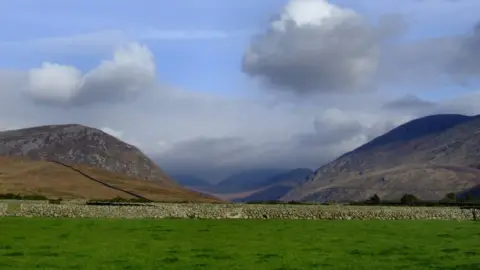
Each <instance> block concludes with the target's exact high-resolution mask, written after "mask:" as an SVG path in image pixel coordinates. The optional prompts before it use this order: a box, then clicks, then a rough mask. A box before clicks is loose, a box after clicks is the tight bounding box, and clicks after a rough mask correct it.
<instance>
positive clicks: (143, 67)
mask: <svg viewBox="0 0 480 270" xmlns="http://www.w3.org/2000/svg"><path fill="white" fill-rule="evenodd" d="M155 76H156V74H155V62H154V60H153V55H152V53H151V52H150V50H149V49H148V48H147V47H145V46H142V45H140V44H137V43H132V44H129V45H126V46H122V47H119V48H117V49H116V50H115V52H114V54H113V58H112V59H110V60H104V61H102V62H101V63H100V65H99V66H97V67H96V68H94V69H92V70H90V71H89V72H87V73H85V74H82V73H81V71H80V70H78V69H77V68H75V67H73V66H67V65H60V64H55V63H49V62H45V63H43V64H42V66H41V67H40V68H34V69H32V70H30V72H29V76H28V81H29V87H28V89H27V93H28V94H30V95H31V97H32V98H33V99H34V100H36V101H39V102H45V103H48V104H53V105H61V106H75V105H86V104H91V103H96V102H109V101H128V100H132V99H135V98H136V97H137V96H138V95H139V94H140V93H141V92H143V91H147V90H148V89H149V88H151V87H152V86H153V85H154V84H155Z"/></svg>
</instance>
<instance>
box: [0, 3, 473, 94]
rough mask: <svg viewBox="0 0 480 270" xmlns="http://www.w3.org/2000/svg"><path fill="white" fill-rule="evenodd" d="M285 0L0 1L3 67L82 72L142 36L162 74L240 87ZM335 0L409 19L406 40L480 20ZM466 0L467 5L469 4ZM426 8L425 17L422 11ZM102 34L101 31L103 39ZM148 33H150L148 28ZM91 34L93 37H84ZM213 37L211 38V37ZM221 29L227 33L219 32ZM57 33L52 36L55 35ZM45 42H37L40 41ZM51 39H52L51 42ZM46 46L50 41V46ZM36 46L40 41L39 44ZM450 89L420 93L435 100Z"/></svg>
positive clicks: (434, 8)
mask: <svg viewBox="0 0 480 270" xmlns="http://www.w3.org/2000/svg"><path fill="white" fill-rule="evenodd" d="M286 2H287V1H285V0H264V1H252V0H247V1H236V2H235V3H234V2H231V1H220V0H204V1H194V0H189V1H187V0H183V1H151V0H142V1H127V0H121V1H115V3H114V2H113V1H105V0H103V1H90V0H87V1H78V0H71V1H60V0H44V1H34V0H16V1H12V0H7V1H2V3H0V33H2V35H1V36H0V37H1V40H0V44H2V43H3V46H2V47H0V48H2V50H1V51H0V57H1V59H2V61H1V62H0V67H2V68H15V69H16V68H18V69H25V68H29V67H31V66H35V65H39V64H40V63H41V62H42V61H45V60H48V61H52V62H59V63H65V64H71V65H75V66H77V67H79V68H80V69H81V70H88V69H90V68H91V67H93V66H95V65H97V63H98V59H99V58H101V57H102V56H104V55H106V54H108V53H110V51H111V49H112V47H113V46H115V45H117V43H118V42H121V41H124V40H125V41H129V40H132V41H141V42H143V43H144V44H147V45H148V46H149V48H150V49H151V50H152V52H153V53H154V54H155V56H156V61H157V68H158V74H159V76H160V77H161V78H162V79H164V80H166V81H169V82H171V83H173V84H175V85H177V86H180V87H183V88H186V89H188V90H191V91H209V92H215V93H221V92H224V93H231V94H234V93H236V92H237V93H238V92H239V91H245V90H244V89H245V88H255V87H257V85H255V84H252V83H251V82H250V81H249V80H247V79H246V78H245V76H244V74H242V72H241V71H240V68H239V66H240V62H241V58H242V54H243V52H244V50H245V48H246V47H247V45H248V43H249V41H250V39H251V38H252V35H253V34H255V33H258V32H261V31H263V30H264V29H265V27H266V26H267V25H268V22H269V20H270V19H271V17H272V16H273V15H274V14H276V13H278V12H279V11H280V10H281V8H282V6H284V5H285V3H286ZM402 2H404V4H400V5H399V4H398V1H392V0H388V1H381V2H378V1H352V0H337V1H331V3H333V4H338V5H340V6H344V7H349V8H353V9H355V10H356V11H357V12H359V13H361V14H363V15H365V17H366V18H367V19H369V20H372V21H375V20H377V19H378V17H379V16H381V15H382V14H388V13H392V12H400V13H401V14H402V15H403V16H404V17H405V20H407V23H410V24H412V25H413V24H414V25H415V27H411V28H410V29H409V31H408V32H407V33H406V34H405V36H403V37H402V38H403V39H404V40H407V41H408V40H418V39H422V38H429V37H439V36H445V35H447V36H450V35H457V34H464V33H465V32H466V31H469V30H470V28H471V25H473V24H474V23H475V21H476V20H477V18H478V12H477V11H475V10H474V9H473V8H470V9H469V7H476V6H478V5H476V4H472V3H473V1H464V2H466V4H457V7H458V9H459V10H461V12H462V16H460V17H456V18H455V20H448V19H446V17H447V16H449V14H453V12H455V9H452V7H455V5H453V4H449V3H446V4H445V3H440V2H447V1H437V2H436V3H437V4H428V3H427V4H425V5H424V6H421V5H420V6H417V7H415V6H413V5H412V2H413V1H402ZM426 2H433V1H426ZM468 3H470V4H468ZM426 8H429V11H430V13H431V16H430V15H426V14H425V13H424V10H423V9H426ZM153 31H156V32H157V35H161V34H162V33H163V34H165V35H166V33H165V32H168V31H170V34H172V33H175V32H179V33H180V32H183V33H184V34H185V35H189V34H192V33H193V32H196V31H203V32H204V33H203V34H200V35H203V37H197V38H194V37H193V38H191V39H190V38H185V39H180V38H178V37H177V39H176V38H175V37H172V38H170V39H168V38H167V37H162V36H157V37H153V36H151V37H148V35H149V32H153ZM102 33H104V35H103V37H102ZM150 34H151V33H150ZM88 35H90V37H88ZM209 35H210V36H209ZM222 35H225V36H222ZM82 36H83V41H82V43H83V46H73V48H69V47H68V45H65V44H62V42H63V43H67V42H68V41H67V40H68V39H73V38H75V37H79V38H82ZM55 39H57V40H55ZM42 41H43V43H44V44H43V45H42V46H38V45H39V44H38V43H41V42H42ZM55 43H56V44H55ZM49 45H50V46H49ZM0 46H1V45H0ZM36 46H38V47H36ZM448 92H449V90H448V89H445V90H442V91H440V92H438V91H436V94H435V95H436V97H434V96H432V94H428V93H424V94H421V95H423V96H425V97H428V98H438V95H440V96H442V95H444V94H443V93H445V95H446V96H450V95H449V93H448Z"/></svg>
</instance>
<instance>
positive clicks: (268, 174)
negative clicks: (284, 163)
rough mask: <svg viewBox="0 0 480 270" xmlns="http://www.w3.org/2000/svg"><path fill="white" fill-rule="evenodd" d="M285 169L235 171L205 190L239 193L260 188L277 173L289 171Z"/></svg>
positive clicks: (216, 192)
mask: <svg viewBox="0 0 480 270" xmlns="http://www.w3.org/2000/svg"><path fill="white" fill-rule="evenodd" d="M287 171H288V170H284V169H254V170H246V171H241V172H238V173H235V174H233V175H231V176H229V177H227V178H225V179H224V180H222V181H220V182H219V183H217V184H216V185H213V186H211V187H208V188H207V189H206V190H205V191H208V192H212V193H215V194H223V193H238V192H245V191H250V190H254V189H258V188H260V187H262V186H263V185H264V183H265V182H266V181H268V180H269V179H270V178H272V177H275V176H276V175H279V174H282V173H285V172H287Z"/></svg>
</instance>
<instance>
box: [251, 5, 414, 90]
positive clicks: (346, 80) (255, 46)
mask: <svg viewBox="0 0 480 270" xmlns="http://www.w3.org/2000/svg"><path fill="white" fill-rule="evenodd" d="M309 5H311V6H309ZM329 10H330V11H329ZM331 10H333V11H331ZM315 12H316V13H315ZM312 14H314V15H312ZM325 14H329V15H325ZM309 16H310V17H309ZM305 18H310V20H307V19H305ZM279 25H281V26H282V27H279ZM405 27H406V24H405V22H404V21H403V19H402V18H401V17H400V16H398V15H387V16H384V17H382V18H381V19H380V22H379V25H377V26H372V25H369V24H368V23H367V22H366V21H364V20H363V18H362V17H361V16H360V15H358V14H356V13H355V12H354V11H352V10H349V9H343V8H340V7H336V6H334V5H331V4H328V3H327V2H326V1H299V0H292V1H290V3H289V4H288V5H287V6H286V7H285V9H284V10H283V13H282V14H281V16H280V17H279V19H277V20H274V21H273V22H272V24H271V26H270V28H269V29H268V31H266V32H265V33H263V34H261V35H259V36H257V37H255V38H254V39H253V41H252V42H251V44H250V46H249V48H247V50H246V52H245V54H244V56H243V62H242V69H243V71H244V72H245V73H246V74H248V75H250V76H252V77H259V78H261V79H262V80H263V81H266V82H267V83H269V84H271V85H272V86H273V87H275V88H279V89H283V90H289V91H293V92H295V93H300V94H306V93H312V92H352V91H358V90H364V89H370V88H372V84H371V80H370V79H371V76H372V75H374V74H375V72H376V69H377V65H378V62H379V52H380V45H381V43H382V41H383V40H385V39H386V38H389V37H391V36H394V35H395V34H398V33H401V32H403V31H404V29H405ZM273 87H272V88H273Z"/></svg>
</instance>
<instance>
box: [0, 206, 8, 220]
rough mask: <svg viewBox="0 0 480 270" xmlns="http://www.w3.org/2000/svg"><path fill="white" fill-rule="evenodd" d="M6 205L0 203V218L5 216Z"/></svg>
mask: <svg viewBox="0 0 480 270" xmlns="http://www.w3.org/2000/svg"><path fill="white" fill-rule="evenodd" d="M7 209H8V204H6V203H0V217H2V216H6V215H7Z"/></svg>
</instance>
